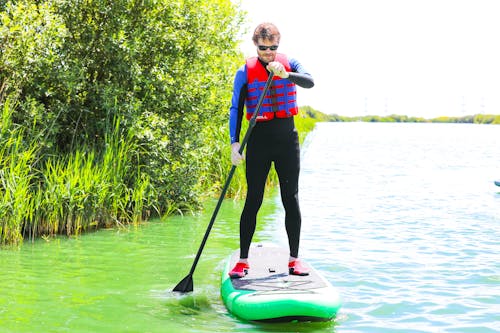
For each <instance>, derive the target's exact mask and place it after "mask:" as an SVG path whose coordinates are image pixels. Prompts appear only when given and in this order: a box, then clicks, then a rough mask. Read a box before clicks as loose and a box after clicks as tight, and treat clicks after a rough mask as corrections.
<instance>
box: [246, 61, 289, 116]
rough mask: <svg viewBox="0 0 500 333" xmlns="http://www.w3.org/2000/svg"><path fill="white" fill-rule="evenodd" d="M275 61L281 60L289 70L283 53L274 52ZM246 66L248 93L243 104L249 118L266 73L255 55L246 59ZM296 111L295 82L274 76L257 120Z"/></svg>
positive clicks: (261, 89)
mask: <svg viewBox="0 0 500 333" xmlns="http://www.w3.org/2000/svg"><path fill="white" fill-rule="evenodd" d="M275 61H279V62H281V63H282V64H283V66H285V70H286V71H287V72H290V71H291V67H290V63H289V62H288V59H287V58H286V56H285V55H284V54H280V53H278V54H276V58H275ZM246 66H247V84H248V94H247V98H246V101H245V104H246V109H247V113H246V117H247V119H250V118H252V115H253V113H254V112H255V109H256V108H257V104H258V103H259V98H260V95H261V93H262V91H263V90H264V87H265V85H266V81H267V78H268V73H267V71H266V68H265V67H264V66H263V65H262V63H261V62H260V61H259V59H258V58H257V57H252V58H249V59H247V61H246ZM298 111H299V108H298V106H297V88H296V87H295V84H294V83H292V82H290V81H289V80H287V79H282V78H280V77H279V76H275V77H274V78H273V82H272V83H271V86H270V87H269V90H268V91H267V94H266V97H265V98H264V100H263V102H262V106H261V108H260V112H259V115H258V116H257V121H267V120H271V119H273V118H274V117H277V118H288V117H292V116H294V115H296V114H297V113H298Z"/></svg>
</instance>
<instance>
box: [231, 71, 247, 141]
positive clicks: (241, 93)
mask: <svg viewBox="0 0 500 333" xmlns="http://www.w3.org/2000/svg"><path fill="white" fill-rule="evenodd" d="M246 87H247V71H246V66H245V65H243V66H242V67H241V68H240V69H238V71H237V72H236V75H235V77H234V82H233V97H232V98H231V107H230V109H229V136H230V138H231V144H233V143H235V142H239V141H240V131H241V121H242V119H243V109H244V106H245V98H246V96H247V88H246Z"/></svg>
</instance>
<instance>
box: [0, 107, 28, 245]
mask: <svg viewBox="0 0 500 333" xmlns="http://www.w3.org/2000/svg"><path fill="white" fill-rule="evenodd" d="M36 152H37V147H36V145H34V144H32V145H31V146H25V144H24V140H23V130H22V128H19V127H17V126H16V125H15V124H13V122H12V108H11V102H10V101H9V100H7V101H6V102H5V103H4V105H3V108H2V118H1V121H0V244H18V243H21V242H22V240H23V236H22V223H23V221H25V220H26V219H27V218H29V216H30V214H32V209H30V207H29V205H30V203H31V202H32V190H31V185H32V178H33V170H32V169H33V163H34V161H35V158H36Z"/></svg>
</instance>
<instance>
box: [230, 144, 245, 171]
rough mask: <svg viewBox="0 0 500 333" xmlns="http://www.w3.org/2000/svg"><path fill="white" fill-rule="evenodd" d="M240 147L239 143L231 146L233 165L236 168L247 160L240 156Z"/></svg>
mask: <svg viewBox="0 0 500 333" xmlns="http://www.w3.org/2000/svg"><path fill="white" fill-rule="evenodd" d="M240 147H241V145H240V143H239V142H235V143H233V144H231V163H233V165H236V166H238V165H240V164H241V163H242V162H243V161H244V160H245V157H244V156H243V155H241V154H240V151H239V150H240Z"/></svg>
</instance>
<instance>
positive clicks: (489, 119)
mask: <svg viewBox="0 0 500 333" xmlns="http://www.w3.org/2000/svg"><path fill="white" fill-rule="evenodd" d="M300 109H301V111H302V112H304V113H306V114H308V115H309V116H310V117H311V118H316V119H318V120H320V121H330V122H354V121H361V122H372V123H374V122H381V123H455V124H491V125H500V115H493V114H475V115H467V116H462V117H451V116H450V117H448V116H441V117H436V118H423V117H411V116H405V115H398V114H391V115H387V116H377V115H367V116H354V117H350V116H341V115H338V114H325V113H323V112H321V111H318V110H315V109H313V108H312V107H310V106H302V107H300Z"/></svg>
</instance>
